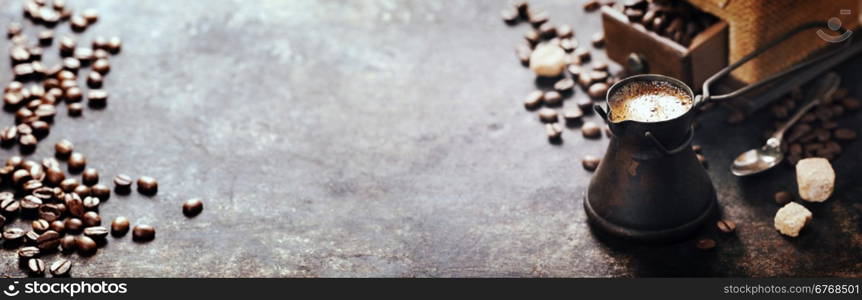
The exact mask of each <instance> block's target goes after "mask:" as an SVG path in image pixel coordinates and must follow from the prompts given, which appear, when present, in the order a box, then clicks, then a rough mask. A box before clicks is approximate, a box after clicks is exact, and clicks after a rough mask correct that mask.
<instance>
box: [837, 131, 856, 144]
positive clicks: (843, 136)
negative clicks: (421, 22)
mask: <svg viewBox="0 0 862 300" xmlns="http://www.w3.org/2000/svg"><path fill="white" fill-rule="evenodd" d="M833 135H835V138H836V139H839V140H844V141H851V140H855V139H856V132H855V131H853V130H852V129H847V128H838V129H835V131H834V132H833Z"/></svg>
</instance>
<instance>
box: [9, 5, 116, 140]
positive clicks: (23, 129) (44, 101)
mask: <svg viewBox="0 0 862 300" xmlns="http://www.w3.org/2000/svg"><path fill="white" fill-rule="evenodd" d="M23 11H24V16H25V17H26V18H27V19H29V20H30V21H31V22H32V24H34V25H36V28H38V30H39V33H38V34H37V36H36V37H35V38H34V39H32V41H33V42H31V38H30V37H28V36H27V35H26V34H24V26H23V25H22V24H21V23H17V22H16V23H12V24H9V26H8V29H7V37H8V38H9V39H10V40H11V41H12V45H11V47H10V49H9V58H10V60H11V63H12V72H13V75H14V78H15V81H12V82H10V83H8V84H7V85H6V86H5V88H4V89H3V108H4V110H6V111H7V112H10V113H14V115H15V125H12V126H7V127H5V128H2V129H0V146H3V147H12V146H14V145H15V144H18V146H19V149H20V151H21V152H23V153H31V152H33V151H34V150H35V149H36V145H37V144H38V142H39V141H41V140H42V139H44V138H45V137H46V136H47V135H48V134H49V133H50V131H51V126H53V124H54V116H55V115H56V114H57V107H58V106H59V105H62V104H64V103H65V105H66V108H67V111H68V113H69V115H71V116H80V115H81V114H82V112H83V105H82V104H81V102H82V101H83V100H84V99H85V98H86V100H87V101H88V105H89V106H90V107H92V108H102V107H105V106H106V105H107V101H108V92H107V91H105V90H103V89H101V88H102V85H103V82H104V80H105V77H106V76H107V75H108V72H109V71H110V68H111V67H110V66H111V63H110V61H109V57H110V56H111V55H113V54H117V53H119V52H120V49H121V47H122V42H121V41H120V39H119V38H117V37H113V38H110V39H108V38H104V37H97V38H95V39H94V40H93V41H92V43H91V46H90V45H79V42H78V41H77V40H76V39H75V38H74V37H72V36H69V35H64V36H61V37H59V38H58V39H57V40H58V42H57V43H58V46H57V47H58V48H59V51H58V52H59V53H58V55H59V57H60V58H61V61H62V62H61V63H58V64H56V65H52V66H47V65H45V63H43V57H44V55H45V53H46V52H45V48H48V47H50V46H51V44H53V43H54V40H55V31H54V29H55V28H56V27H57V26H58V25H60V24H62V23H63V22H64V21H67V20H69V19H71V24H72V25H71V26H72V29H73V30H74V31H76V32H82V31H84V30H85V29H87V27H89V26H91V25H93V24H94V23H96V22H97V21H98V18H99V14H98V12H96V11H95V10H92V9H88V10H85V11H84V12H83V13H81V14H80V15H75V14H74V12H73V10H72V9H71V8H70V7H69V6H68V5H66V2H65V1H62V0H60V1H53V2H52V3H51V4H50V5H49V4H48V2H47V1H38V0H28V1H25V4H24V6H23ZM87 67H89V70H86V68H87ZM82 72H88V74H87V75H86V78H87V80H86V85H87V88H89V91H86V92H85V91H84V88H83V87H81V86H80V85H79V84H78V78H79V74H81V73H82Z"/></svg>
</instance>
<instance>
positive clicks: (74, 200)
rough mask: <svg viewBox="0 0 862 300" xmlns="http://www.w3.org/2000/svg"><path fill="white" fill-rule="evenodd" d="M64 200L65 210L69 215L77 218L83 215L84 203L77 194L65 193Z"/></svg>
mask: <svg viewBox="0 0 862 300" xmlns="http://www.w3.org/2000/svg"><path fill="white" fill-rule="evenodd" d="M64 198H65V199H63V203H64V204H65V205H66V209H67V210H68V211H69V214H70V215H72V216H74V217H79V218H80V217H81V216H83V215H84V201H83V200H81V197H80V196H78V194H76V193H67V194H66V196H65V197H64ZM66 227H68V226H66Z"/></svg>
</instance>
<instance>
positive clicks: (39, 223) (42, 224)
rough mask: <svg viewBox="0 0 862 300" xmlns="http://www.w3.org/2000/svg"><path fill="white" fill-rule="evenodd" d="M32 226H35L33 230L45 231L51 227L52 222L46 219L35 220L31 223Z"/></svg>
mask: <svg viewBox="0 0 862 300" xmlns="http://www.w3.org/2000/svg"><path fill="white" fill-rule="evenodd" d="M30 226H32V227H33V231H34V232H36V233H43V232H45V231H47V230H48V229H51V223H48V221H46V220H44V219H38V220H34V221H33V222H32V223H30Z"/></svg>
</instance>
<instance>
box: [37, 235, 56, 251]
mask: <svg viewBox="0 0 862 300" xmlns="http://www.w3.org/2000/svg"><path fill="white" fill-rule="evenodd" d="M36 245H37V247H39V250H42V251H53V250H56V249H57V246H59V245H60V233H58V232H56V231H53V230H48V231H45V233H42V234H41V235H39V238H38V239H36Z"/></svg>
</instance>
